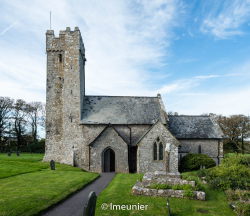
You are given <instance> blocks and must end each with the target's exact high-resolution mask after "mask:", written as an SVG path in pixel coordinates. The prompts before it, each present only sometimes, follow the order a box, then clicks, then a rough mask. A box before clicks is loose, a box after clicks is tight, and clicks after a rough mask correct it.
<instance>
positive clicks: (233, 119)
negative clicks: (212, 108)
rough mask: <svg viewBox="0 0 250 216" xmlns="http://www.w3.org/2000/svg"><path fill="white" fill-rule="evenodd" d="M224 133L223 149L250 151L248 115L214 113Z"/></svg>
mask: <svg viewBox="0 0 250 216" xmlns="http://www.w3.org/2000/svg"><path fill="white" fill-rule="evenodd" d="M214 118H215V119H216V120H217V122H218V123H219V125H220V127H221V129H222V131H223V133H224V135H225V139H224V151H225V152H238V153H243V154H244V153H250V117H249V116H245V115H231V116H228V117H227V116H222V115H214Z"/></svg>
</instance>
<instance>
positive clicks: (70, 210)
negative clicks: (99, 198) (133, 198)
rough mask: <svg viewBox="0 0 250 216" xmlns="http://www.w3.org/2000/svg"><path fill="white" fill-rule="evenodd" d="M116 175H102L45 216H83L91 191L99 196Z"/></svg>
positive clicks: (44, 215)
mask: <svg viewBox="0 0 250 216" xmlns="http://www.w3.org/2000/svg"><path fill="white" fill-rule="evenodd" d="M114 176H115V173H101V176H100V177H99V178H98V179H96V180H95V181H94V182H92V183H91V184H90V185H88V186H86V187H85V188H83V189H82V190H80V191H79V192H77V193H76V194H74V195H72V196H71V197H69V198H68V199H66V200H65V201H63V202H62V203H60V204H58V205H56V206H55V207H54V208H52V209H50V210H49V211H47V212H46V213H44V214H42V215H43V216H82V215H83V207H84V205H85V204H86V202H87V198H88V195H89V193H90V191H95V192H96V194H97V195H98V194H99V193H100V192H101V191H102V190H103V189H104V188H105V187H106V186H107V185H108V183H109V182H110V181H111V180H112V178H113V177H114Z"/></svg>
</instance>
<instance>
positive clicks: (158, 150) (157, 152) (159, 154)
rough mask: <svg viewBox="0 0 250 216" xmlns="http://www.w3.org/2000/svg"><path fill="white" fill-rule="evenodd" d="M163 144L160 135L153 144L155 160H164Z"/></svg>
mask: <svg viewBox="0 0 250 216" xmlns="http://www.w3.org/2000/svg"><path fill="white" fill-rule="evenodd" d="M163 154H164V152H163V144H162V141H161V138H160V137H157V138H156V139H155V141H154V144H153V158H154V160H163V157H164V156H163Z"/></svg>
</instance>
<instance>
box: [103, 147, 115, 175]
mask: <svg viewBox="0 0 250 216" xmlns="http://www.w3.org/2000/svg"><path fill="white" fill-rule="evenodd" d="M103 172H115V152H114V151H113V150H112V149H111V148H107V149H105V150H104V152H103Z"/></svg>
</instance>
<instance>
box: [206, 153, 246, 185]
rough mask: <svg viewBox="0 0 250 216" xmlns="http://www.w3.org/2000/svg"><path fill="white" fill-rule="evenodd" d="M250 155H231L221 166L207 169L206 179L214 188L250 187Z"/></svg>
mask: <svg viewBox="0 0 250 216" xmlns="http://www.w3.org/2000/svg"><path fill="white" fill-rule="evenodd" d="M248 162H249V156H244V155H230V156H228V157H226V158H225V159H224V160H223V162H222V164H220V166H217V167H214V168H211V169H208V170H207V171H206V180H207V181H208V183H209V184H210V185H211V186H212V187H213V188H215V189H216V188H219V189H222V190H227V189H233V190H235V189H242V190H249V189H250V169H249V164H248Z"/></svg>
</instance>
